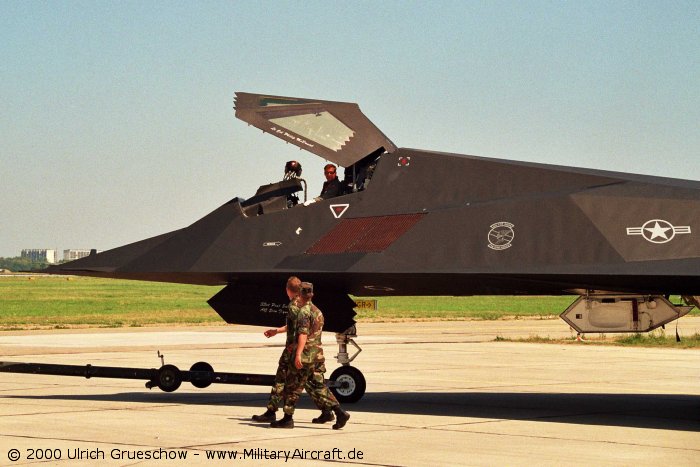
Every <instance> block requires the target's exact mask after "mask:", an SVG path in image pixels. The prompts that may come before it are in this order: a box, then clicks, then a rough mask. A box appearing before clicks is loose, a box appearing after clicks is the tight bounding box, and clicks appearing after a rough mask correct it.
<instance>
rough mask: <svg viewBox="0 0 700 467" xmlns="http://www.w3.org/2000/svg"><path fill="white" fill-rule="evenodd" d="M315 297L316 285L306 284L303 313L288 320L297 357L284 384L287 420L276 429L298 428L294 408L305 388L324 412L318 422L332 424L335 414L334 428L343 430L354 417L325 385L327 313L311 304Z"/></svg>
mask: <svg viewBox="0 0 700 467" xmlns="http://www.w3.org/2000/svg"><path fill="white" fill-rule="evenodd" d="M313 295H314V294H313V285H312V284H311V283H309V282H302V283H301V294H300V296H299V298H298V299H297V305H298V306H299V312H298V313H296V314H295V315H292V314H291V313H290V319H289V320H288V321H287V334H288V336H289V334H290V333H291V334H292V338H293V342H294V343H295V345H294V348H293V355H294V358H293V360H290V363H289V366H288V368H287V378H286V380H285V382H284V389H283V395H284V418H282V419H281V420H279V421H274V422H272V423H271V424H270V426H271V427H272V428H294V420H293V419H292V416H293V414H294V407H295V406H296V403H297V401H298V400H299V396H301V392H302V391H303V390H304V387H306V390H307V392H308V393H309V395H310V396H311V398H312V399H313V400H314V402H315V403H316V405H317V406H318V407H319V408H320V409H321V416H320V417H318V418H315V419H314V420H313V422H314V423H325V422H327V421H331V420H333V413H335V417H336V423H335V424H334V425H333V429H334V430H339V429H340V428H342V427H344V426H345V424H346V423H347V422H348V420H349V419H350V414H349V413H347V412H345V411H344V410H343V409H341V408H340V403H339V402H338V400H337V399H336V398H335V396H334V395H333V394H332V393H331V392H330V390H329V389H328V388H327V387H326V385H325V384H324V378H323V374H324V373H325V371H326V367H325V358H324V356H323V347H322V346H321V334H322V331H323V313H321V310H319V309H318V308H317V307H316V306H315V305H314V304H313V303H311V299H312V298H313Z"/></svg>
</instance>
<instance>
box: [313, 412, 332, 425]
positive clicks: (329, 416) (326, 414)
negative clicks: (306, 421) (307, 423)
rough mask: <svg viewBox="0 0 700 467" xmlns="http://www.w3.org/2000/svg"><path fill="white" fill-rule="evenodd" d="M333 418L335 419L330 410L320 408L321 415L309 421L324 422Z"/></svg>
mask: <svg viewBox="0 0 700 467" xmlns="http://www.w3.org/2000/svg"><path fill="white" fill-rule="evenodd" d="M333 420H335V416H334V415H333V412H331V411H330V410H322V411H321V416H320V417H317V418H314V419H313V420H311V423H326V422H332V421H333Z"/></svg>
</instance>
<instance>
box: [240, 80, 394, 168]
mask: <svg viewBox="0 0 700 467" xmlns="http://www.w3.org/2000/svg"><path fill="white" fill-rule="evenodd" d="M235 109H236V117H237V118H239V119H241V120H243V121H244V122H247V123H249V124H250V125H253V126H255V127H256V128H260V129H261V130H262V131H264V132H266V133H270V134H272V135H274V136H276V137H278V138H280V139H281V140H283V141H286V142H287V143H291V144H294V145H295V146H298V147H300V148H301V149H305V150H307V151H309V152H312V153H314V154H316V155H318V156H320V157H322V158H324V159H326V160H329V161H331V162H333V163H335V164H337V165H340V166H341V167H348V166H350V165H352V164H354V163H355V162H357V161H359V160H361V159H362V158H364V157H365V156H367V155H368V154H371V153H373V152H375V151H378V150H380V149H383V150H384V151H386V152H393V151H395V150H396V146H395V145H394V143H392V142H391V140H390V139H389V138H387V137H386V136H385V135H384V133H382V132H381V131H380V130H379V128H377V127H376V126H374V124H373V123H372V122H371V121H370V120H369V119H368V118H367V117H366V116H365V115H364V114H363V113H362V112H361V111H360V107H359V106H358V105H357V104H353V103H349V102H333V101H322V100H313V99H299V98H295V97H282V96H268V95H264V94H248V93H243V92H237V93H236V98H235Z"/></svg>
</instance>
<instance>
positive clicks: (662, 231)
mask: <svg viewBox="0 0 700 467" xmlns="http://www.w3.org/2000/svg"><path fill="white" fill-rule="evenodd" d="M689 233H691V232H690V226H689V225H683V226H674V225H673V224H671V223H670V222H668V221H665V220H663V219H652V220H649V221H646V222H645V223H644V225H642V226H641V227H627V235H641V236H642V237H644V240H646V241H648V242H651V243H668V242H670V241H671V240H673V239H674V237H675V236H676V235H679V234H689Z"/></svg>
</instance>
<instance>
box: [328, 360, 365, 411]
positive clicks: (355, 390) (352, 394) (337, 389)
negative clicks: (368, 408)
mask: <svg viewBox="0 0 700 467" xmlns="http://www.w3.org/2000/svg"><path fill="white" fill-rule="evenodd" d="M330 380H331V381H333V382H335V383H336V384H334V385H333V386H334V387H331V392H332V393H333V395H334V396H335V397H336V399H338V402H349V403H352V402H357V401H359V400H360V399H362V396H364V395H365V389H367V382H366V381H365V377H364V376H363V375H362V372H361V371H360V370H358V369H357V368H355V367H352V366H349V365H345V366H341V367H340V368H336V369H335V371H333V373H331V379H330ZM338 385H339V386H338Z"/></svg>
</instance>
